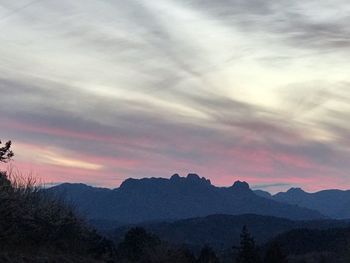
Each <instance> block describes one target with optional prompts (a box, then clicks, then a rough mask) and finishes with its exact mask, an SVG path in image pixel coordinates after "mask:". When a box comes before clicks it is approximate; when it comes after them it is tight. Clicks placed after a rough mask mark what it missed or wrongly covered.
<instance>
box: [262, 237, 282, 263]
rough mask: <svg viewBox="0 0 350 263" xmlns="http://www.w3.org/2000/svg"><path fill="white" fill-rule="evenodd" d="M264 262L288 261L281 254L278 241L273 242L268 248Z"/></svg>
mask: <svg viewBox="0 0 350 263" xmlns="http://www.w3.org/2000/svg"><path fill="white" fill-rule="evenodd" d="M264 263H288V260H287V256H286V255H285V254H283V252H282V250H281V247H280V246H279V245H278V243H276V242H274V243H272V244H271V245H270V247H269V248H268V250H267V252H266V255H265V258H264Z"/></svg>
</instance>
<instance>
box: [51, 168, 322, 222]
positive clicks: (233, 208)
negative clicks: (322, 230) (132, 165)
mask: <svg viewBox="0 0 350 263" xmlns="http://www.w3.org/2000/svg"><path fill="white" fill-rule="evenodd" d="M46 191H48V192H49V193H51V194H54V195H59V196H61V197H62V198H64V199H65V200H68V201H69V202H72V203H73V204H74V205H75V206H76V207H77V208H78V210H79V211H80V212H81V213H82V214H83V215H84V216H86V217H87V218H88V219H90V220H91V219H93V220H112V221H117V222H119V223H118V224H130V223H141V222H145V221H162V220H178V219H185V218H193V217H205V216H208V215H213V214H228V215H239V214H259V215H266V216H276V217H282V218H288V219H293V220H312V219H323V218H325V216H324V215H322V214H321V213H320V212H318V211H315V210H312V209H309V208H303V207H299V206H297V205H291V204H286V203H281V202H279V201H276V200H273V198H266V197H261V196H259V195H257V194H256V193H254V192H253V191H252V190H251V189H250V187H249V185H248V183H246V182H240V181H236V182H235V183H234V184H233V185H232V186H230V187H216V186H214V185H212V184H211V182H210V181H209V180H207V179H205V178H203V177H202V178H200V177H199V176H198V175H197V174H189V175H188V176H187V177H180V176H179V175H177V174H175V175H173V176H172V177H171V178H170V179H165V178H144V179H127V180H125V181H124V182H123V183H122V184H121V185H120V187H119V188H116V189H106V188H96V187H91V186H87V185H84V184H61V185H58V186H55V187H52V188H49V189H47V190H46Z"/></svg>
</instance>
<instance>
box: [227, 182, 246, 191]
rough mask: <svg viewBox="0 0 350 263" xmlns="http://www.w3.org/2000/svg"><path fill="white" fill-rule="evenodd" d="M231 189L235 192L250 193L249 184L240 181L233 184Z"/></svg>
mask: <svg viewBox="0 0 350 263" xmlns="http://www.w3.org/2000/svg"><path fill="white" fill-rule="evenodd" d="M231 188H232V189H234V190H237V191H251V190H250V187H249V184H248V183H247V182H244V181H243V182H241V181H236V182H234V184H233V185H232V186H231Z"/></svg>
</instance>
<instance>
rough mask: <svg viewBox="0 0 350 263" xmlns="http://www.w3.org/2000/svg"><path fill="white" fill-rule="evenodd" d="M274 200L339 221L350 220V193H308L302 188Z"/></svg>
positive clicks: (277, 195)
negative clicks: (315, 211) (307, 209)
mask: <svg viewBox="0 0 350 263" xmlns="http://www.w3.org/2000/svg"><path fill="white" fill-rule="evenodd" d="M272 199H273V200H275V201H279V202H282V203H286V204H292V205H298V206H300V207H305V208H309V209H313V210H317V211H319V212H320V213H322V214H324V215H326V216H328V217H331V218H337V219H350V191H349V190H348V191H342V190H337V189H332V190H323V191H319V192H316V193H307V192H305V191H304V190H302V189H301V188H291V189H289V190H288V191H287V192H284V193H283V192H281V193H278V194H275V195H273V196H272Z"/></svg>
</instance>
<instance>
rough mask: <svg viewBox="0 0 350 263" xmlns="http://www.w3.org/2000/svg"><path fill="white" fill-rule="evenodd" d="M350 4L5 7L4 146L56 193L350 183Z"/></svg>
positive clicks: (96, 1) (202, 1) (262, 0)
mask: <svg viewBox="0 0 350 263" xmlns="http://www.w3.org/2000/svg"><path fill="white" fill-rule="evenodd" d="M349 13H350V2H349V1H346V0H317V1H316V0H309V1H304V0H295V1H280V0H216V1H211V0H152V1H149V0H128V1H122V0H116V1H106V0H76V1H69V0H60V1H55V0H36V1H29V0H26V1H24V0H18V1H13V0H0V41H1V45H0V139H2V140H3V141H6V140H12V141H13V150H14V152H15V155H16V156H15V158H14V161H13V162H11V165H12V166H15V167H17V169H19V170H20V171H21V172H23V173H33V174H35V175H37V176H39V177H40V178H41V180H42V181H43V182H45V183H46V184H51V183H52V184H56V183H60V182H82V183H86V184H90V185H95V186H103V187H110V188H115V187H118V186H119V185H120V184H121V182H122V181H123V180H125V179H126V178H129V177H133V178H143V177H166V178H168V177H170V176H171V175H172V174H174V173H179V174H180V175H183V176H184V175H186V174H187V173H189V172H195V173H198V174H199V175H200V176H204V177H206V178H208V179H210V180H211V182H212V183H213V184H215V185H218V186H229V185H232V184H233V182H234V181H235V180H245V181H247V182H249V183H250V185H251V186H252V187H254V188H260V189H265V190H269V191H271V192H277V191H282V190H285V189H288V188H290V187H303V189H305V190H308V191H317V190H320V189H326V188H327V189H328V188H340V189H350V172H349V171H350V161H349V160H350V135H349V134H350V133H349V132H350V123H349V121H348V120H349V119H350V104H349V99H350V89H349V88H350V77H349V71H350V63H349V59H348V58H349V56H350V27H349V26H348V25H349V24H350V16H349Z"/></svg>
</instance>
